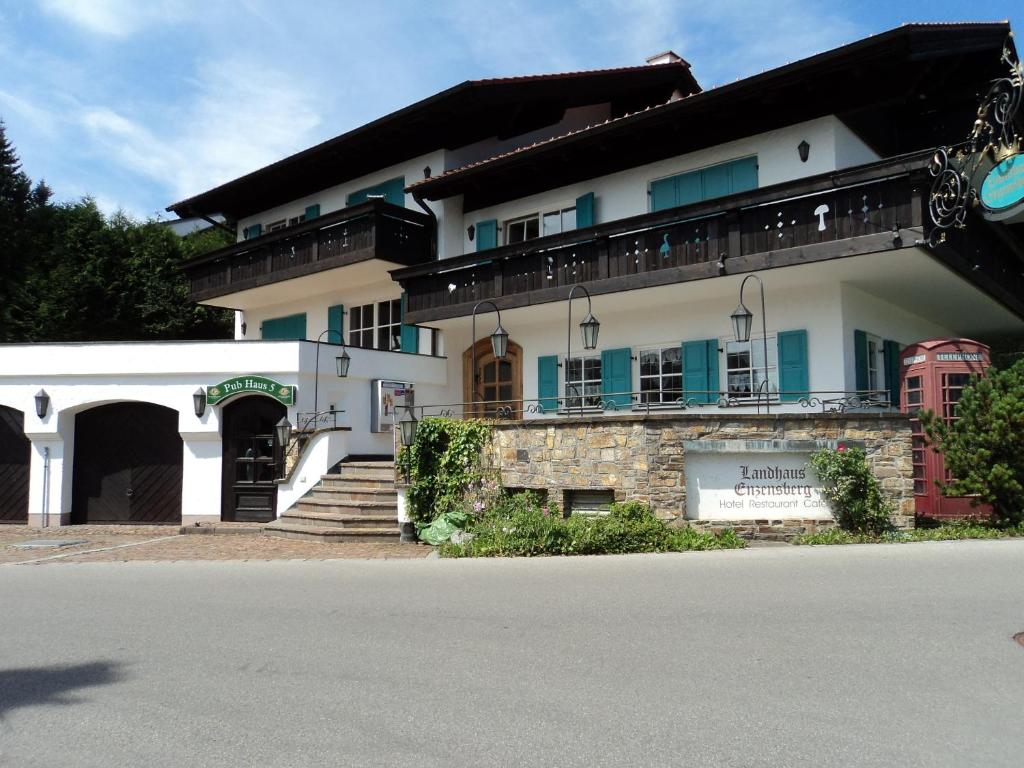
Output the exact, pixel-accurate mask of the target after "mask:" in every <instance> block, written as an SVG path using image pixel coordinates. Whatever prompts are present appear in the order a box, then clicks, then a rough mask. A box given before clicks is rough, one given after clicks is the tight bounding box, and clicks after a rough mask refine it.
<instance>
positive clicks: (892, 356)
mask: <svg viewBox="0 0 1024 768" xmlns="http://www.w3.org/2000/svg"><path fill="white" fill-rule="evenodd" d="M882 348H883V349H884V350H885V383H886V388H887V389H888V390H889V402H890V403H891V404H892V406H893V407H894V408H899V407H900V344H899V342H898V341H891V340H889V339H886V341H885V344H884V345H883V347H882Z"/></svg>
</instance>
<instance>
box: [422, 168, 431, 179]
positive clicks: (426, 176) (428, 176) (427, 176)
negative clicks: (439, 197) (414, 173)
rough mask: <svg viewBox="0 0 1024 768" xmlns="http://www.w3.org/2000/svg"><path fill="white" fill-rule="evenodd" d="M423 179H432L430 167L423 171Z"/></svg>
mask: <svg viewBox="0 0 1024 768" xmlns="http://www.w3.org/2000/svg"><path fill="white" fill-rule="evenodd" d="M423 178H424V179H429V178H430V166H429V165H428V166H427V167H426V168H424V169H423Z"/></svg>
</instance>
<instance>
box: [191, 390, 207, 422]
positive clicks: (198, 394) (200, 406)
mask: <svg viewBox="0 0 1024 768" xmlns="http://www.w3.org/2000/svg"><path fill="white" fill-rule="evenodd" d="M192 408H193V409H194V410H195V412H196V418H197V419H201V418H203V414H204V413H206V390H205V389H203V388H202V387H200V388H199V389H197V390H196V391H195V392H193V393H192Z"/></svg>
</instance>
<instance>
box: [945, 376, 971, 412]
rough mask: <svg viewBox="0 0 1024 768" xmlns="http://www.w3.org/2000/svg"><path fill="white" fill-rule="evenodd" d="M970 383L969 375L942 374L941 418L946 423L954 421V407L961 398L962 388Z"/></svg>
mask: <svg viewBox="0 0 1024 768" xmlns="http://www.w3.org/2000/svg"><path fill="white" fill-rule="evenodd" d="M970 383H971V374H969V373H944V374H942V417H943V418H944V419H945V420H946V422H947V423H952V422H954V421H956V420H957V419H958V418H959V417H958V416H957V415H956V406H957V403H959V402H960V398H961V397H962V396H963V393H964V387H966V386H967V385H968V384H970Z"/></svg>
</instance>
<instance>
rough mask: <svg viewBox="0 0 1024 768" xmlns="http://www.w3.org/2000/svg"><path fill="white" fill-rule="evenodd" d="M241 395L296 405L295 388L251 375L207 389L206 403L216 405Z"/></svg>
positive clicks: (229, 380) (237, 377) (238, 377)
mask: <svg viewBox="0 0 1024 768" xmlns="http://www.w3.org/2000/svg"><path fill="white" fill-rule="evenodd" d="M241 394H250V395H253V394H255V395H266V396H267V397H272V398H274V399H275V400H277V401H278V402H279V403H284V404H285V405H295V387H293V386H290V385H288V384H282V383H281V382H279V381H274V380H273V379H268V378H266V377H265V376H251V375H250V376H236V377H235V378H233V379H227V380H225V381H222V382H221V383H220V384H214V385H213V386H210V387H207V388H206V402H207V403H209V404H210V405H216V404H217V403H219V402H220V401H221V400H225V399H227V398H229V397H234V396H235V395H241Z"/></svg>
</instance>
